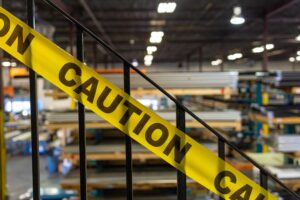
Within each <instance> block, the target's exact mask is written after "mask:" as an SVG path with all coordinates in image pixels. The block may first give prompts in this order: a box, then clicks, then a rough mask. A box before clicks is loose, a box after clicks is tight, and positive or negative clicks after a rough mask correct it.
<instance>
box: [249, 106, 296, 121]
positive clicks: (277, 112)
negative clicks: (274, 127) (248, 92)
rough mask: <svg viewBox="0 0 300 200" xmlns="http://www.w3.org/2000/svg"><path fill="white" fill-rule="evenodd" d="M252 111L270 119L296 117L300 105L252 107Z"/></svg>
mask: <svg viewBox="0 0 300 200" xmlns="http://www.w3.org/2000/svg"><path fill="white" fill-rule="evenodd" d="M252 111H253V112H255V113H260V114H262V115H264V116H267V117H270V118H284V117H298V116H299V113H300V105H299V104H295V105H270V106H258V105H252Z"/></svg>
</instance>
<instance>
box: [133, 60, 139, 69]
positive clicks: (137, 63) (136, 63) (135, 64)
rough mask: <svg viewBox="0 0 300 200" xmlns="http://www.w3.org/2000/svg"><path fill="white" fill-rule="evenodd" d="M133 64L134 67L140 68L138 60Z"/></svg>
mask: <svg viewBox="0 0 300 200" xmlns="http://www.w3.org/2000/svg"><path fill="white" fill-rule="evenodd" d="M131 64H132V65H133V66H134V67H138V66H139V62H138V61H137V59H133V60H132V63H131Z"/></svg>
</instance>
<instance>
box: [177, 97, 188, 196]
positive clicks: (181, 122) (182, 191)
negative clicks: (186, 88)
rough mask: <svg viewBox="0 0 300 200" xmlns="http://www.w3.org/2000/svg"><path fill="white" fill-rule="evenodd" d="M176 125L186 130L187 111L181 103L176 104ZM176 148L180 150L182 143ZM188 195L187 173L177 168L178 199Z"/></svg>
mask: <svg viewBox="0 0 300 200" xmlns="http://www.w3.org/2000/svg"><path fill="white" fill-rule="evenodd" d="M179 100H181V99H179ZM176 127H177V128H178V129H179V130H181V131H183V132H185V111H184V110H183V109H182V108H181V107H180V106H179V105H176ZM176 148H177V149H179V151H180V143H179V144H176ZM186 196H187V195H186V175H185V174H184V173H182V172H181V171H179V170H177V200H186Z"/></svg>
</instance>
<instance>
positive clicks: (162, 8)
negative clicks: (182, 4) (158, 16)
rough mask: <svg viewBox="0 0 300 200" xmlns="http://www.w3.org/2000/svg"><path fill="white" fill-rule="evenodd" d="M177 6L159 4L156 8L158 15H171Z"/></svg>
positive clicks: (173, 4) (173, 3)
mask: <svg viewBox="0 0 300 200" xmlns="http://www.w3.org/2000/svg"><path fill="white" fill-rule="evenodd" d="M176 6H177V4H176V3H175V2H168V3H167V2H165V3H159V4H158V7H157V12H158V13H173V12H174V11H175V9H176Z"/></svg>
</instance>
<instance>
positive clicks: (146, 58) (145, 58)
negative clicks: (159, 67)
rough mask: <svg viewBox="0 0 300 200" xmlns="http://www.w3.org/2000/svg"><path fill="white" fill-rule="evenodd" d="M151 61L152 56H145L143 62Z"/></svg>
mask: <svg viewBox="0 0 300 200" xmlns="http://www.w3.org/2000/svg"><path fill="white" fill-rule="evenodd" d="M152 60H153V56H152V55H145V57H144V61H151V62H152Z"/></svg>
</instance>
